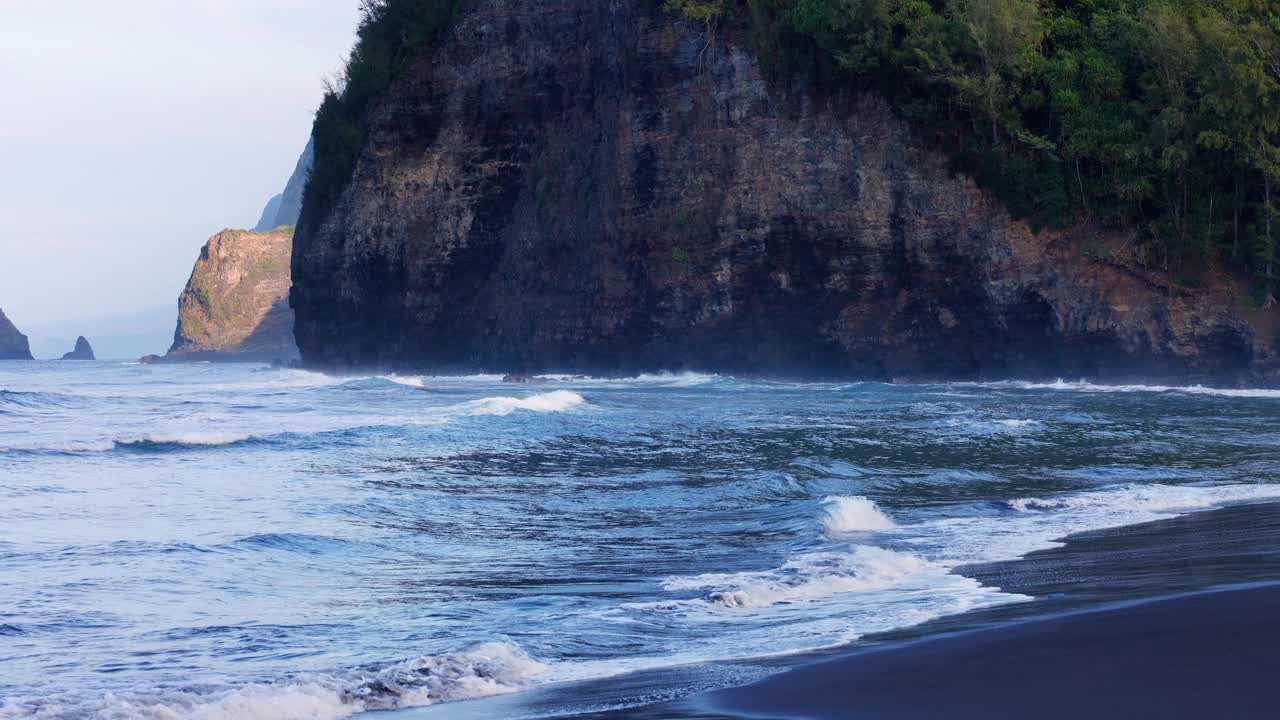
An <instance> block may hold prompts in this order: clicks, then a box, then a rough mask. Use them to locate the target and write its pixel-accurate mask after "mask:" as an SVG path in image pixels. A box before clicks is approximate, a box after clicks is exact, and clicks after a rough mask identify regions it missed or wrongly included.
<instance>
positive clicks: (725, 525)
mask: <svg viewBox="0 0 1280 720" xmlns="http://www.w3.org/2000/svg"><path fill="white" fill-rule="evenodd" d="M1278 418H1280V392H1276V391H1215V390H1206V389H1203V388H1182V389H1178V388H1153V387H1143V386H1128V387H1119V388H1109V387H1098V386H1092V385H1087V384H1082V383H1054V384H1047V385H1031V384H1025V383H1005V384H989V385H963V384H953V385H931V386H890V385H881V384H848V385H837V384H780V383H763V382H743V381H737V380H734V379H731V378H721V377H715V376H704V375H687V376H677V377H641V378H635V379H631V380H620V381H605V380H560V381H553V382H548V383H544V384H537V385H530V386H513V385H507V384H503V383H501V382H499V378H496V377H486V376H477V377H470V378H429V377H358V378H341V377H331V376H327V375H322V374H317V373H310V372H303V371H293V370H288V371H271V370H264V369H262V368H260V367H257V366H213V365H193V366H141V365H125V364H113V363H51V362H37V363H12V362H10V363H0V518H3V521H2V522H0V579H2V582H0V718H6V719H7V718H46V717H47V718H81V717H92V718H156V719H159V718H176V717H198V718H341V717H347V716H350V715H353V714H356V713H358V712H362V711H365V710H371V709H383V708H397V707H413V706H422V705H427V704H434V703H439V702H447V701H451V700H459V699H464V698H473V697H479V696H484V695H490V694H498V693H507V692H514V691H519V690H521V689H524V688H529V687H532V686H536V685H540V684H546V683H551V682H557V681H563V680H571V679H580V678H591V677H602V676H609V675H613V674H617V673H621V672H626V671H629V670H635V669H642V668H654V667H663V666H667V665H672V664H676V663H684V662H691V661H697V660H706V659H726V658H737V657H747V656H759V655H764V654H770V653H789V652H796V651H801V650H808V649H814V648H819V647H827V646H832V645H838V644H842V643H848V642H854V641H856V640H857V639H858V638H859V637H861V636H864V635H866V634H868V633H874V632H880V631H885V630H893V629H897V628H904V627H909V626H913V625H917V624H920V623H923V622H926V621H928V620H931V619H935V618H938V617H942V616H948V615H952V614H956V613H962V612H965V611H968V610H973V609H978V608H986V607H995V606H1000V605H1003V604H1009V603H1019V602H1026V601H1027V598H1026V597H1025V596H1022V595H1018V594H1015V593H1012V592H1004V591H1002V590H1000V589H999V588H998V587H995V586H992V585H990V584H988V585H983V584H982V583H981V582H979V581H978V580H976V579H972V578H968V577H965V576H963V575H961V574H956V573H953V572H951V571H952V569H954V568H956V567H959V566H963V565H967V564H970V563H978V562H988V561H995V560H1006V559H1014V558H1018V557H1022V556H1024V555H1026V554H1027V553H1030V552H1032V551H1035V550H1038V549H1044V548H1047V547H1052V546H1054V544H1055V541H1056V540H1057V539H1059V538H1061V537H1063V536H1065V535H1067V534H1070V533H1073V532H1080V531H1087V530H1096V529H1101V528H1108V527H1117V526H1128V525H1133V524H1137V523H1141V522H1146V521H1149V520H1158V519H1161V518H1168V517H1175V516H1179V515H1184V514H1188V513H1193V512H1196V511H1200V510H1206V509H1210V508H1215V507H1220V506H1224V505H1230V504H1236V503H1244V502H1253V501H1258V500H1266V499H1275V498H1280V484H1274V483H1273V482H1272V480H1273V479H1274V478H1276V477H1277V476H1280V454H1278V453H1277V449H1278V447H1280V426H1278V425H1277V423H1276V420H1277V419H1278ZM1134 592H1135V593H1137V592H1141V588H1135V589H1134ZM744 679H747V678H735V677H725V678H720V679H718V680H716V681H717V682H738V681H742V680H744Z"/></svg>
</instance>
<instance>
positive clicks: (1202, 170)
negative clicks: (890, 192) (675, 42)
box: [667, 0, 1280, 288]
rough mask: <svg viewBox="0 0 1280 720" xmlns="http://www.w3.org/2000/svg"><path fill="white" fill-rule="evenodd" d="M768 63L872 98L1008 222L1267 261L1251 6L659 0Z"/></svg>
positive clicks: (1157, 254)
mask: <svg viewBox="0 0 1280 720" xmlns="http://www.w3.org/2000/svg"><path fill="white" fill-rule="evenodd" d="M667 6H668V7H670V8H672V9H675V10H679V11H682V12H685V13H686V14H689V15H690V16H692V17H695V18H699V19H703V20H706V19H707V18H708V17H710V16H712V15H716V14H718V15H719V17H721V18H722V19H723V20H725V21H729V22H734V23H737V24H739V25H740V26H745V27H747V28H749V29H750V31H751V37H753V38H755V39H756V41H757V43H758V44H759V45H760V50H761V54H762V56H763V57H766V58H770V59H772V60H773V61H774V65H775V67H776V68H777V69H779V70H780V71H781V72H784V73H787V74H789V75H792V76H801V77H806V78H808V80H809V81H811V82H815V83H818V84H823V85H826V86H827V87H829V88H832V89H835V88H840V87H848V88H853V89H855V90H859V91H863V90H874V91H877V92H879V93H881V94H883V95H885V96H887V97H888V98H890V99H891V100H892V101H893V102H894V104H895V106H896V107H897V108H898V109H899V111H900V112H901V113H902V114H903V115H905V116H907V117H908V118H909V119H911V120H913V121H914V122H915V123H916V124H917V125H918V126H919V127H920V128H921V129H922V130H924V131H925V132H926V133H927V134H928V135H929V136H930V137H932V139H933V140H934V141H935V142H936V143H937V144H938V146H939V147H941V148H944V149H945V150H947V151H948V152H949V153H950V154H951V156H952V158H953V160H954V162H955V165H956V167H957V169H960V170H962V171H964V172H966V173H968V174H971V175H973V176H974V177H975V178H976V179H977V180H978V181H979V182H981V183H982V184H984V185H985V186H987V187H988V188H990V189H992V190H993V191H994V192H996V193H997V194H998V195H999V196H1000V197H1001V199H1002V200H1003V201H1004V202H1005V204H1006V205H1007V206H1008V207H1009V208H1010V210H1012V211H1013V212H1014V213H1015V214H1017V215H1020V216H1025V217H1029V218H1030V219H1032V220H1033V221H1034V222H1037V223H1048V224H1053V225H1062V224H1066V223H1069V222H1073V221H1076V220H1078V219H1080V218H1083V217H1092V218H1094V219H1096V220H1099V221H1102V222H1106V223H1111V224H1116V225H1125V226H1130V227H1136V228H1138V229H1139V231H1140V237H1141V238H1142V239H1143V243H1142V244H1141V247H1142V248H1143V251H1144V255H1145V257H1146V261H1147V262H1148V263H1149V264H1152V265H1156V266H1159V267H1162V268H1164V269H1167V270H1169V271H1170V272H1171V273H1172V274H1173V276H1174V279H1175V281H1176V282H1181V283H1193V284H1194V283H1196V282H1199V281H1200V279H1201V276H1202V275H1203V274H1204V273H1206V272H1207V271H1209V270H1211V269H1212V267H1213V266H1214V264H1215V263H1217V264H1220V265H1222V266H1224V267H1235V268H1239V269H1242V270H1248V271H1250V272H1252V273H1253V274H1254V276H1255V277H1257V278H1258V280H1259V282H1260V286H1261V287H1263V288H1269V287H1270V286H1271V284H1272V283H1273V282H1274V280H1275V277H1276V274H1277V272H1278V271H1280V251H1278V250H1277V241H1276V237H1275V236H1276V230H1274V229H1273V226H1275V225H1276V220H1277V212H1276V204H1277V203H1276V200H1275V198H1274V197H1273V196H1274V194H1275V192H1276V189H1275V186H1276V184H1277V183H1278V182H1280V6H1278V5H1276V4H1275V3H1274V2H1270V1H1268V0H1089V1H1087V2H1086V1H1085V0H1055V1H1053V2H1050V1H1049V0H731V1H729V2H716V1H715V0H668V2H667Z"/></svg>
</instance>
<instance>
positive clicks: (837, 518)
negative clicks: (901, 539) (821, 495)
mask: <svg viewBox="0 0 1280 720" xmlns="http://www.w3.org/2000/svg"><path fill="white" fill-rule="evenodd" d="M822 506H823V510H822V527H823V529H824V530H826V533H827V535H828V536H832V535H841V534H844V533H852V532H866V531H870V530H890V529H892V528H894V527H897V524H896V523H894V521H893V518H891V517H889V516H888V515H885V514H884V512H883V511H881V510H880V507H879V506H878V505H876V504H875V502H874V501H872V500H870V499H869V498H866V497H863V496H861V495H856V496H844V495H836V496H831V497H828V498H827V499H825V500H823V501H822Z"/></svg>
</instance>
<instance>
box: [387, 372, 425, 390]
mask: <svg viewBox="0 0 1280 720" xmlns="http://www.w3.org/2000/svg"><path fill="white" fill-rule="evenodd" d="M382 379H383V380H390V381H391V382H393V383H395V384H397V385H404V386H407V387H416V388H420V387H426V386H427V380H426V378H423V377H418V376H414V375H383V376H382Z"/></svg>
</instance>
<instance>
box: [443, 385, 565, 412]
mask: <svg viewBox="0 0 1280 720" xmlns="http://www.w3.org/2000/svg"><path fill="white" fill-rule="evenodd" d="M585 404H586V400H584V399H583V398H582V396H581V395H579V394H578V393H576V392H570V391H568V390H555V391H553V392H548V393H540V394H538V395H530V396H529V397H523V398H516V397H491V398H483V399H481V400H474V401H472V402H469V403H466V404H465V405H464V407H465V408H466V414H468V415H510V414H511V413H513V412H515V411H516V410H530V411H533V412H565V411H566V410H571V409H573V408H576V407H579V406H581V405H585Z"/></svg>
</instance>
